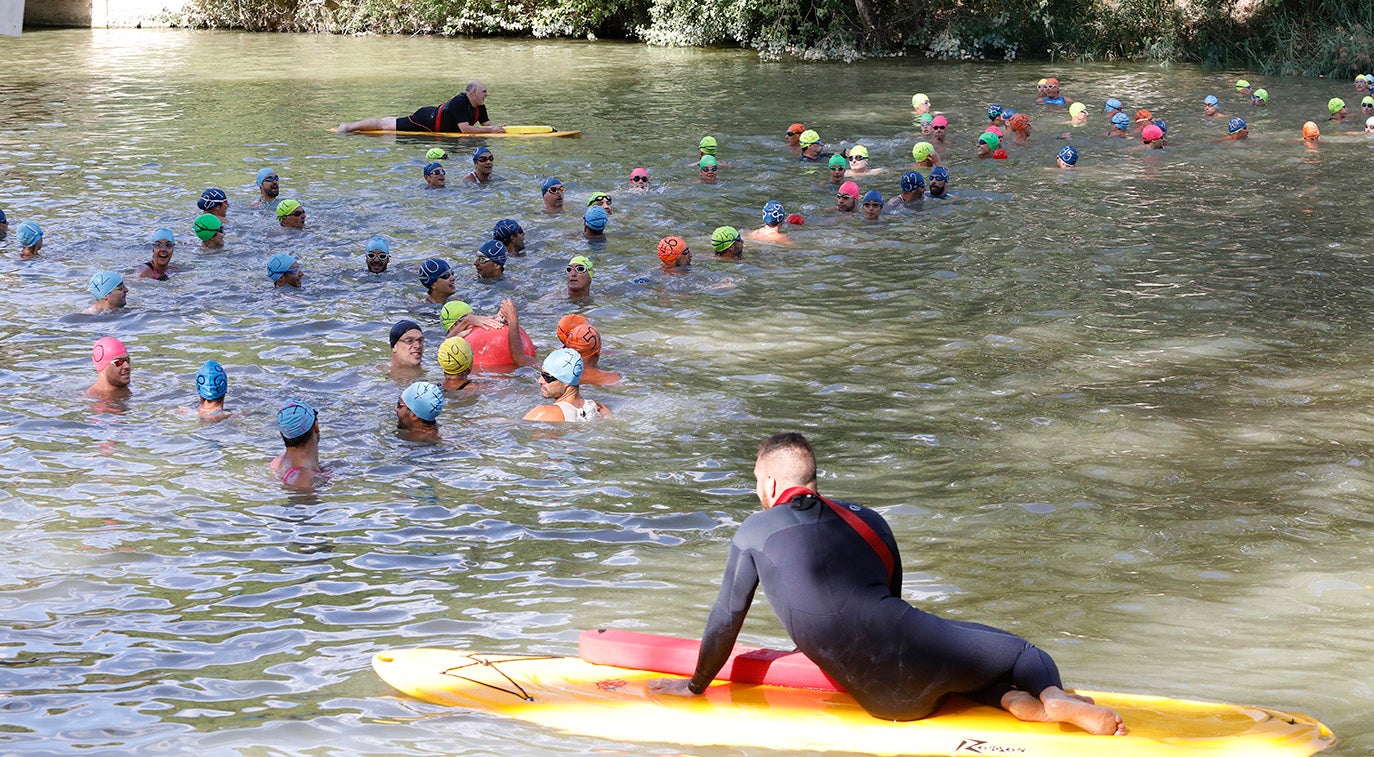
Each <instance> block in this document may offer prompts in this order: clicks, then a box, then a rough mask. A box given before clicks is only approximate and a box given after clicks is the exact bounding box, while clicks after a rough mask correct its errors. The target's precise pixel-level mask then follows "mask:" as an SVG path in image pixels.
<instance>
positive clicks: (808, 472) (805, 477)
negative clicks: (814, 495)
mask: <svg viewBox="0 0 1374 757" xmlns="http://www.w3.org/2000/svg"><path fill="white" fill-rule="evenodd" d="M779 453H782V454H786V455H787V456H788V458H789V462H791V464H792V465H791V466H789V467H791V471H790V472H791V473H792V474H793V477H794V478H796V479H797V480H798V483H806V482H808V481H815V480H816V451H815V450H814V449H812V448H811V442H808V441H807V440H806V437H804V436H802V435H801V434H798V433H796V432H794V431H793V432H788V433H785V434H774V435H772V436H770V437H768V438H767V439H764V440H763V443H762V444H760V445H759V454H758V459H760V460H762V459H763V458H765V457H771V456H772V455H775V454H779Z"/></svg>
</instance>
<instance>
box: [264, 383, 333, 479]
mask: <svg viewBox="0 0 1374 757" xmlns="http://www.w3.org/2000/svg"><path fill="white" fill-rule="evenodd" d="M277 431H278V432H280V433H281V440H282V444H284V445H285V446H286V449H285V451H283V452H282V453H281V454H280V455H277V456H276V457H275V458H273V459H272V462H271V464H270V467H271V469H272V472H273V473H275V474H277V476H278V477H280V478H281V482H282V484H283V485H284V486H286V487H287V488H289V489H296V490H298V491H306V490H309V489H310V488H311V487H313V486H314V485H315V479H316V478H321V477H322V473H323V471H322V470H321V469H320V424H319V416H318V414H317V413H316V412H315V408H313V407H311V406H310V405H308V404H306V403H305V402H304V401H303V400H298V399H295V398H292V399H289V400H287V401H286V404H284V405H282V407H281V409H280V410H278V411H277Z"/></svg>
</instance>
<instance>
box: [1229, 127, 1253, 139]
mask: <svg viewBox="0 0 1374 757" xmlns="http://www.w3.org/2000/svg"><path fill="white" fill-rule="evenodd" d="M1249 136H1250V130H1249V129H1241V130H1240V131H1237V132H1236V133H1235V134H1232V135H1231V139H1246V138H1248V137H1249Z"/></svg>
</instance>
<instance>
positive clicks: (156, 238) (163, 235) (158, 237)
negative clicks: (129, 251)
mask: <svg viewBox="0 0 1374 757" xmlns="http://www.w3.org/2000/svg"><path fill="white" fill-rule="evenodd" d="M149 241H151V242H171V243H172V244H176V243H177V239H176V237H175V236H174V235H173V234H172V230H171V229H168V228H161V229H158V230H157V231H154V232H153V238H152V239H151V240H149Z"/></svg>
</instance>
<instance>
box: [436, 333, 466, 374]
mask: <svg viewBox="0 0 1374 757" xmlns="http://www.w3.org/2000/svg"><path fill="white" fill-rule="evenodd" d="M439 367H440V368H443V369H444V373H451V374H453V375H455V376H456V375H458V374H460V373H467V372H468V371H470V370H472V345H470V344H468V340H466V339H464V338H463V337H461V336H451V337H449V338H448V339H445V340H444V342H443V344H440V345H439Z"/></svg>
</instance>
